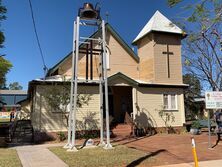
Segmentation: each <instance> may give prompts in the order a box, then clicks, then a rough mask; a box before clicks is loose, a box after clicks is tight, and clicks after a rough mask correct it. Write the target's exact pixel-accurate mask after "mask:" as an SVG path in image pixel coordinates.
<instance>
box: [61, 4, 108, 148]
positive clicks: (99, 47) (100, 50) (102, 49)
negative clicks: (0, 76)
mask: <svg viewBox="0 0 222 167" xmlns="http://www.w3.org/2000/svg"><path fill="white" fill-rule="evenodd" d="M86 26H89V27H92V28H97V32H98V35H96V36H95V37H80V28H81V27H83V28H84V27H86ZM105 37H106V32H105V22H104V20H102V19H101V17H100V9H96V7H95V9H94V8H93V5H92V4H90V3H85V4H84V7H83V8H80V9H79V14H78V16H77V18H76V20H75V21H74V31H73V51H72V78H71V92H70V114H69V123H68V142H67V144H66V145H65V146H64V148H68V150H67V151H77V149H76V147H75V144H76V143H75V138H76V112H77V97H78V83H79V82H80V80H79V79H78V60H79V54H80V53H81V54H85V55H86V79H85V81H86V82H91V81H93V82H99V92H100V146H104V147H103V148H104V149H110V148H112V145H111V144H110V128H109V106H108V84H107V64H106V62H107V61H106V58H107V57H106V39H105ZM94 46H96V48H95V47H94ZM95 55H97V56H98V57H99V81H98V80H94V79H93V56H95ZM89 57H90V61H89ZM89 64H90V65H89ZM89 70H90V78H89V77H88V71H89ZM104 98H105V99H104ZM103 100H104V102H105V104H104V103H103ZM103 109H105V114H106V143H105V142H104V138H103V136H104V134H103V132H104V129H103Z"/></svg>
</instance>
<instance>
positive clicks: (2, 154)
mask: <svg viewBox="0 0 222 167" xmlns="http://www.w3.org/2000/svg"><path fill="white" fill-rule="evenodd" d="M20 166H22V165H21V162H20V160H19V157H18V155H17V152H16V150H14V149H7V148H0V167H20Z"/></svg>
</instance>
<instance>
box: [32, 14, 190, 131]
mask: <svg viewBox="0 0 222 167" xmlns="http://www.w3.org/2000/svg"><path fill="white" fill-rule="evenodd" d="M129 33H130V32H129ZM97 35H98V33H97V32H95V33H94V34H93V35H92V37H93V36H97ZM185 36H186V34H185V33H184V32H183V31H182V30H181V29H180V28H179V27H177V26H176V25H175V24H173V23H172V22H171V21H170V20H169V19H167V18H166V17H165V16H164V15H163V14H161V13H160V12H159V11H156V12H155V14H154V15H153V16H152V17H151V19H150V20H149V21H148V22H147V23H146V25H145V26H144V28H143V29H142V30H141V31H140V33H139V34H138V35H137V36H136V35H135V39H134V40H133V41H132V44H133V45H134V46H135V47H137V53H135V52H134V50H132V48H131V47H130V46H128V44H127V43H126V42H125V41H124V39H122V37H121V34H118V33H117V32H116V30H114V28H113V27H112V26H111V25H110V24H108V23H107V24H106V43H107V62H106V63H107V68H108V69H107V73H108V90H109V92H108V93H109V96H108V97H109V113H110V118H111V119H112V120H111V122H112V121H113V122H115V123H116V124H123V123H125V121H126V120H125V119H126V113H127V114H128V115H129V117H131V119H132V120H133V122H134V123H135V124H136V126H137V127H139V128H145V129H146V128H156V129H158V128H163V127H166V126H170V127H174V128H178V129H179V128H181V127H182V126H183V124H184V123H185V112H184V89H186V88H187V86H188V85H186V84H183V79H182V58H181V40H182V39H183V38H185ZM80 47H81V46H80ZM93 47H95V48H96V45H94V46H93ZM91 59H92V60H91V61H92V62H93V63H92V64H93V68H92V71H90V72H88V71H86V70H89V69H87V68H86V66H87V65H88V64H87V63H88V61H87V60H86V55H85V54H84V53H80V56H79V62H78V63H79V71H78V77H79V83H78V91H79V94H89V95H90V100H89V101H88V103H87V104H83V106H82V107H81V108H79V109H78V111H77V122H79V123H82V125H84V122H85V121H86V120H84V119H86V118H88V117H87V116H90V115H91V117H93V119H94V123H95V125H94V126H93V128H95V130H96V129H99V125H100V123H99V122H100V94H99V84H98V82H90V81H87V80H85V79H84V78H85V76H86V73H87V75H89V76H87V77H89V78H90V77H92V78H93V80H99V72H98V71H99V69H98V68H99V65H98V62H99V61H98V55H97V56H93V57H92V58H91ZM71 75H72V52H71V53H70V54H68V55H67V56H66V57H65V58H64V59H62V60H61V61H60V62H58V63H57V64H56V65H55V66H54V67H52V68H51V69H50V70H49V72H48V74H47V76H46V78H45V79H36V80H32V81H31V82H30V83H29V95H30V98H31V101H30V103H31V104H30V106H31V107H30V111H31V120H32V123H33V126H34V129H36V130H39V131H46V132H58V131H67V124H66V121H65V120H64V117H62V116H61V114H62V113H61V112H58V111H56V110H55V109H53V108H52V107H50V105H49V104H48V103H47V101H46V100H45V96H46V89H50V88H51V87H53V85H57V86H60V87H62V85H63V84H64V83H66V84H67V85H68V86H69V85H70V78H71ZM166 122H167V125H166ZM91 128H92V127H91ZM77 130H84V128H83V126H78V125H77Z"/></svg>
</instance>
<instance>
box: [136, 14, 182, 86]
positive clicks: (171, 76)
mask: <svg viewBox="0 0 222 167" xmlns="http://www.w3.org/2000/svg"><path fill="white" fill-rule="evenodd" d="M185 35H186V34H185V33H184V32H183V31H182V30H181V29H180V28H179V27H177V26H176V25H175V24H173V23H172V22H171V21H170V20H169V19H167V18H166V17H165V16H164V15H163V14H161V13H160V12H159V11H156V12H155V14H154V15H153V16H152V17H151V19H150V20H149V21H148V22H147V24H146V25H145V26H144V28H143V29H142V30H141V31H140V33H139V34H138V35H137V37H136V38H135V39H134V40H133V44H135V45H137V47H138V56H139V58H140V63H139V71H140V73H139V76H140V77H139V78H140V79H141V80H144V81H147V82H152V83H165V84H182V63H181V39H183V38H184V37H185Z"/></svg>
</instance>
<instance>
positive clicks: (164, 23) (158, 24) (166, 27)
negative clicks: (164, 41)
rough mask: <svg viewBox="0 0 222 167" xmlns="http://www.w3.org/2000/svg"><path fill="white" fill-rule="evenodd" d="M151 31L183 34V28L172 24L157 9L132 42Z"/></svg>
mask: <svg viewBox="0 0 222 167" xmlns="http://www.w3.org/2000/svg"><path fill="white" fill-rule="evenodd" d="M152 31H157V32H167V33H174V34H182V35H183V34H184V32H183V30H181V29H180V28H179V27H177V26H176V25H175V24H173V23H172V22H171V21H170V20H169V19H168V18H166V17H165V16H164V15H163V14H162V13H160V12H159V11H158V10H157V11H156V12H155V13H154V15H153V16H152V17H151V19H150V20H149V21H148V22H147V24H146V25H145V26H144V27H143V29H142V30H141V31H140V33H139V34H138V35H137V37H136V38H135V39H134V40H133V44H135V43H136V42H137V41H138V40H139V39H141V38H143V37H144V36H145V35H147V34H149V33H150V32H152Z"/></svg>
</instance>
